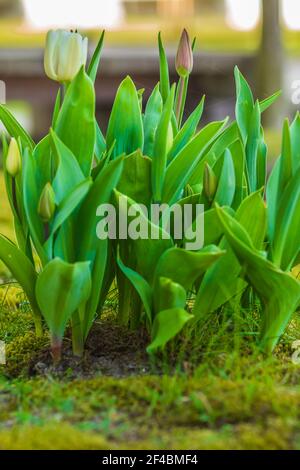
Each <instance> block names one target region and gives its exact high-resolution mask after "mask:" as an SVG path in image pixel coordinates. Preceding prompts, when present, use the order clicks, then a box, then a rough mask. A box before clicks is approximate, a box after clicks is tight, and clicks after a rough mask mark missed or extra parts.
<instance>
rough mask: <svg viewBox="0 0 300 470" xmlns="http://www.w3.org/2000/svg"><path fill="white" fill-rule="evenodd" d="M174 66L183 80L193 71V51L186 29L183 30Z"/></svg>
mask: <svg viewBox="0 0 300 470" xmlns="http://www.w3.org/2000/svg"><path fill="white" fill-rule="evenodd" d="M175 65H176V70H177V73H178V75H179V76H180V77H182V78H185V77H187V76H188V75H190V73H191V72H192V70H193V65H194V58H193V51H192V47H191V43H190V38H189V35H188V32H187V31H186V29H184V30H183V32H182V35H181V38H180V42H179V46H178V50H177V55H176V62H175Z"/></svg>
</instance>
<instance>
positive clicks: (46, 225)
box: [44, 222, 50, 241]
mask: <svg viewBox="0 0 300 470" xmlns="http://www.w3.org/2000/svg"><path fill="white" fill-rule="evenodd" d="M49 236H50V226H49V223H48V222H46V223H45V224H44V237H45V241H46V240H48V238H49Z"/></svg>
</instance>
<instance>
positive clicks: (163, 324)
mask: <svg viewBox="0 0 300 470" xmlns="http://www.w3.org/2000/svg"><path fill="white" fill-rule="evenodd" d="M192 318H193V316H192V315H190V314H189V313H187V312H186V311H185V310H184V309H182V308H171V309H169V310H163V311H161V312H159V313H158V314H157V315H156V316H155V319H154V322H153V328H152V333H151V337H152V342H151V344H150V345H149V346H148V347H147V352H148V353H154V352H155V351H157V350H158V349H162V348H164V346H165V345H166V344H167V343H168V342H169V341H170V340H171V339H172V338H174V337H175V336H176V335H177V334H178V333H179V332H180V331H181V330H182V328H183V327H184V325H185V324H186V323H187V322H188V321H190V320H191V319H192Z"/></svg>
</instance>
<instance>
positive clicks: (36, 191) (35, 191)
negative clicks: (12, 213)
mask: <svg viewBox="0 0 300 470" xmlns="http://www.w3.org/2000/svg"><path fill="white" fill-rule="evenodd" d="M36 174H37V161H36V159H35V158H34V156H33V155H31V154H30V153H29V152H28V150H27V149H26V150H25V152H24V155H23V172H22V176H23V201H24V209H25V213H26V216H27V221H28V226H29V230H30V235H31V238H32V240H33V244H34V247H35V249H36V251H37V253H38V255H39V257H40V259H41V261H42V263H43V264H45V263H46V262H47V256H46V254H45V252H44V249H43V246H42V245H43V244H44V242H45V234H44V228H43V223H42V221H41V219H40V217H39V215H38V211H37V209H38V203H39V199H40V195H41V191H42V188H41V187H40V186H41V185H40V183H41V182H40V181H38V179H37V178H36Z"/></svg>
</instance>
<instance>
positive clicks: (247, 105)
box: [234, 67, 254, 144]
mask: <svg viewBox="0 0 300 470" xmlns="http://www.w3.org/2000/svg"><path fill="white" fill-rule="evenodd" d="M234 76H235V85H236V107H235V115H236V120H237V123H238V126H239V130H240V133H241V136H242V139H243V142H244V144H246V142H247V139H248V132H249V127H250V121H251V116H252V112H253V107H254V100H253V95H252V91H251V89H250V87H249V85H248V83H247V81H246V79H245V77H244V76H243V75H242V74H241V72H240V71H239V69H238V67H235V69H234Z"/></svg>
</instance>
